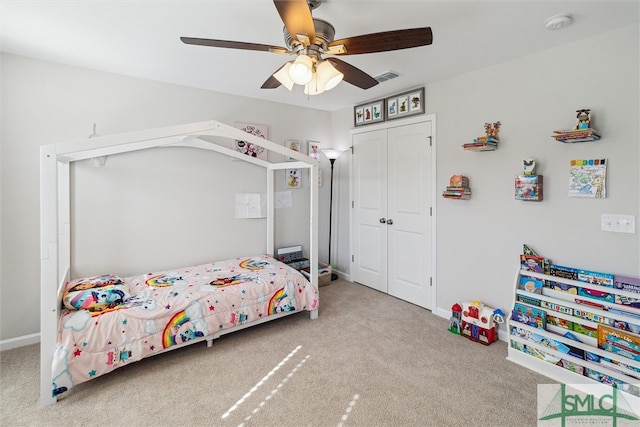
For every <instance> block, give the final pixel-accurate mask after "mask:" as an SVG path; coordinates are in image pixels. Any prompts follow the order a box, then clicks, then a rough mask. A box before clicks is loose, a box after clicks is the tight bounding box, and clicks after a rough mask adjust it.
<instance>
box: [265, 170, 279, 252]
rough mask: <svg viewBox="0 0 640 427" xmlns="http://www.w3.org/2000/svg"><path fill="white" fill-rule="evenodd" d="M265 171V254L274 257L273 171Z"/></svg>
mask: <svg viewBox="0 0 640 427" xmlns="http://www.w3.org/2000/svg"><path fill="white" fill-rule="evenodd" d="M266 171H267V251H266V252H265V253H267V254H271V255H275V254H276V248H275V238H274V232H275V215H274V207H275V206H274V205H275V187H274V186H275V180H274V177H275V170H274V169H272V168H270V167H269V168H266Z"/></svg>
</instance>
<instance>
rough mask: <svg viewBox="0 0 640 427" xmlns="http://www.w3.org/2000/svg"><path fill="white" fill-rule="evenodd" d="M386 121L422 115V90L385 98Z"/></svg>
mask: <svg viewBox="0 0 640 427" xmlns="http://www.w3.org/2000/svg"><path fill="white" fill-rule="evenodd" d="M385 103H386V105H387V120H393V119H400V118H403V117H408V116H413V115H415V114H423V113H424V88H423V87H421V88H418V89H413V90H410V91H407V92H403V93H400V94H396V95H393V96H390V97H388V98H386V100H385Z"/></svg>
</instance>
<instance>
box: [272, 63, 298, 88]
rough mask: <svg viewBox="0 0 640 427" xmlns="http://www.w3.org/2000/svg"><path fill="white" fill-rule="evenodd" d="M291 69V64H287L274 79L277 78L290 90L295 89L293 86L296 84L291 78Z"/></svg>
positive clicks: (275, 74)
mask: <svg viewBox="0 0 640 427" xmlns="http://www.w3.org/2000/svg"><path fill="white" fill-rule="evenodd" d="M290 68H291V62H287V63H286V64H284V66H283V67H282V68H280V69H279V70H278V71H277V72H276V73H274V75H273V77H275V78H276V79H277V80H278V81H279V82H280V83H281V84H282V86H284V87H286V88H287V89H289V90H291V89H293V85H294V84H295V82H294V81H293V80H291V77H290V76H289V69H290Z"/></svg>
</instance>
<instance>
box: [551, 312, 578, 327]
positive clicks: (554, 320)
mask: <svg viewBox="0 0 640 427" xmlns="http://www.w3.org/2000/svg"><path fill="white" fill-rule="evenodd" d="M547 325H553V326H557V327H558V328H563V329H567V330H569V331H570V330H572V329H573V322H571V321H569V320H565V319H561V318H559V317H556V316H552V315H550V314H547Z"/></svg>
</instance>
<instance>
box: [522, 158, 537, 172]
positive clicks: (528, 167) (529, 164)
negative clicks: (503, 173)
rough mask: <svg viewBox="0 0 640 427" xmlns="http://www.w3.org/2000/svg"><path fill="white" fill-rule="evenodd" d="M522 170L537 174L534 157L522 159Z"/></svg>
mask: <svg viewBox="0 0 640 427" xmlns="http://www.w3.org/2000/svg"><path fill="white" fill-rule="evenodd" d="M522 170H523V172H524V174H525V175H535V174H536V161H535V160H533V159H524V160H523V161H522Z"/></svg>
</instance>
